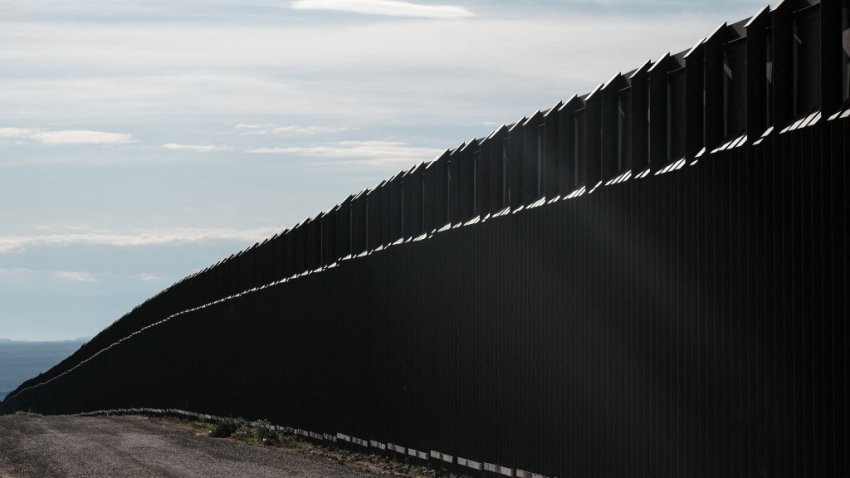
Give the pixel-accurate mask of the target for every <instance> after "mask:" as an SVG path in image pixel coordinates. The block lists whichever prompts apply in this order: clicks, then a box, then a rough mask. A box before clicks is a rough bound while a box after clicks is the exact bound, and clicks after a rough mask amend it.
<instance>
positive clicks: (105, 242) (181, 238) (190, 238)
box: [0, 227, 282, 254]
mask: <svg viewBox="0 0 850 478" xmlns="http://www.w3.org/2000/svg"><path fill="white" fill-rule="evenodd" d="M281 230H282V228H271V227H263V228H253V229H230V228H176V229H163V230H145V231H136V232H106V231H99V232H84V233H64V234H63V233H56V234H36V235H6V236H0V254H9V253H16V252H23V251H25V250H27V249H28V248H32V247H61V246H82V245H89V246H92V245H93V246H116V247H133V246H154V245H167V244H186V243H198V242H209V241H234V242H257V241H261V240H263V239H266V238H268V237H271V236H272V235H274V234H276V233H278V232H280V231H281Z"/></svg>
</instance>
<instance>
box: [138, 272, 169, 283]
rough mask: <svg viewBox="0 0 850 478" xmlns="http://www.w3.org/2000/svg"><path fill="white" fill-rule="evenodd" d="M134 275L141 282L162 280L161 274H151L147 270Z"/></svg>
mask: <svg viewBox="0 0 850 478" xmlns="http://www.w3.org/2000/svg"><path fill="white" fill-rule="evenodd" d="M135 277H136V279H138V280H140V281H142V282H160V281H162V280H163V277H162V276H159V275H157V274H151V273H148V272H143V273H141V274H136V276H135Z"/></svg>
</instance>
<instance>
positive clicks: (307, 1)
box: [292, 0, 475, 20]
mask: <svg viewBox="0 0 850 478" xmlns="http://www.w3.org/2000/svg"><path fill="white" fill-rule="evenodd" d="M292 8H294V9H296V10H331V11H337V12H348V13H365V14H370V15H385V16H389V17H417V18H437V19H444V20H445V19H460V18H469V17H474V16H475V14H474V13H472V12H471V11H469V10H468V9H466V8H464V7H461V6H457V5H424V4H419V3H412V2H402V1H398V0H298V1H295V2H292Z"/></svg>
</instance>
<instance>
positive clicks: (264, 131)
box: [234, 123, 349, 136]
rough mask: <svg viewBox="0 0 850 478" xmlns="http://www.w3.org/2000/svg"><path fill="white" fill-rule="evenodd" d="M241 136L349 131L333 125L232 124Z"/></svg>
mask: <svg viewBox="0 0 850 478" xmlns="http://www.w3.org/2000/svg"><path fill="white" fill-rule="evenodd" d="M234 128H235V129H236V131H238V132H239V134H240V135H242V136H266V135H316V134H332V133H342V132H345V131H349V128H346V127H334V126H297V125H292V126H277V125H275V124H272V123H264V124H244V123H243V124H238V125H236V126H234Z"/></svg>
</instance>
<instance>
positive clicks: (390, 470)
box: [166, 417, 466, 478]
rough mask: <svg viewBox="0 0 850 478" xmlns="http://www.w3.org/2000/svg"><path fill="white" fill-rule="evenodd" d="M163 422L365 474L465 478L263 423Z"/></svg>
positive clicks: (228, 419) (227, 421) (403, 459)
mask: <svg viewBox="0 0 850 478" xmlns="http://www.w3.org/2000/svg"><path fill="white" fill-rule="evenodd" d="M166 420H169V421H176V422H178V423H181V424H183V425H184V426H185V425H188V426H189V427H191V428H192V429H195V430H197V431H198V432H202V433H204V434H207V435H209V436H210V437H215V438H230V439H233V440H238V441H241V442H245V443H250V444H252V445H264V446H269V447H276V448H282V449H298V450H301V451H303V452H307V453H312V454H316V455H319V456H322V457H324V458H327V459H331V460H333V461H335V462H337V463H340V464H342V465H345V466H350V467H352V468H354V469H357V470H361V471H365V472H371V473H378V474H388V475H391V476H400V477H405V478H436V477H441V478H466V475H458V474H454V473H451V472H449V471H448V470H444V469H443V470H435V469H433V468H431V467H430V466H428V465H427V464H423V463H421V462H413V461H408V460H407V459H406V458H405V457H399V458H400V459H399V458H396V457H393V456H391V455H383V454H373V453H366V452H361V451H357V450H353V449H348V448H340V447H337V446H333V445H331V444H324V443H322V444H320V443H316V442H313V441H310V440H308V439H305V438H304V437H302V436H300V435H295V434H292V433H288V432H285V431H278V430H275V429H274V427H272V425H271V424H270V423H269V422H268V421H265V420H259V421H256V422H251V421H248V420H244V419H238V418H227V419H224V420H222V421H212V422H208V421H197V420H188V419H182V418H174V417H171V418H167V419H166Z"/></svg>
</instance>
